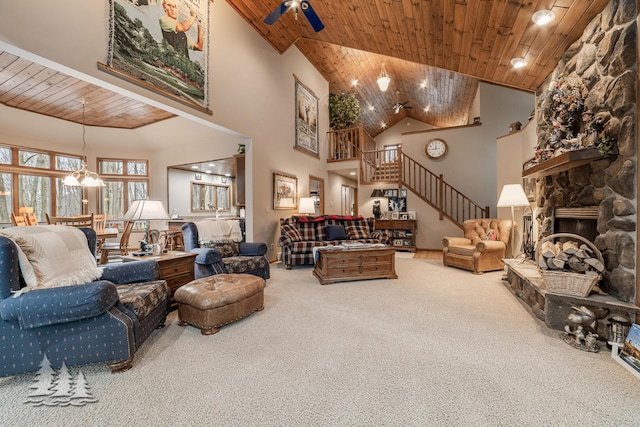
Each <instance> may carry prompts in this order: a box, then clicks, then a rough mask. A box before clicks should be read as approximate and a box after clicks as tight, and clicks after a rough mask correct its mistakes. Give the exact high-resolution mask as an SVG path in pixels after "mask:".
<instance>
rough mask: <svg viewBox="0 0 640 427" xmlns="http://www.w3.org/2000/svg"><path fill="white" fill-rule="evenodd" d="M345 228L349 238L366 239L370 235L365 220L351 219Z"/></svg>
mask: <svg viewBox="0 0 640 427" xmlns="http://www.w3.org/2000/svg"><path fill="white" fill-rule="evenodd" d="M345 228H346V230H347V236H349V239H350V240H359V239H368V238H369V237H370V236H371V230H369V225H368V224H367V223H366V221H352V222H350V223H349V224H347V226H346V227H345Z"/></svg>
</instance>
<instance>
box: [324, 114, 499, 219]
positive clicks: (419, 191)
mask: <svg viewBox="0 0 640 427" xmlns="http://www.w3.org/2000/svg"><path fill="white" fill-rule="evenodd" d="M327 136H328V142H329V158H328V159H327V162H339V161H345V160H357V159H360V183H361V184H366V185H372V184H397V185H398V186H400V187H405V188H407V189H409V190H411V191H412V192H413V193H414V194H416V195H417V196H418V197H419V198H420V199H422V200H423V201H424V202H425V203H427V204H428V205H429V206H431V207H432V208H434V209H435V210H436V211H437V212H438V214H439V216H440V220H443V219H447V220H449V221H451V222H452V223H453V224H455V225H456V226H458V227H459V228H462V223H463V222H464V221H466V220H467V219H473V218H489V216H490V214H489V206H484V207H483V206H480V205H479V204H478V203H476V202H474V201H473V200H471V199H470V198H469V197H467V196H466V195H464V194H463V193H461V192H460V191H458V190H457V189H456V188H454V187H453V186H451V185H450V184H448V183H447V182H446V181H445V180H444V177H443V175H436V174H434V173H433V172H431V171H430V170H428V169H427V168H425V167H424V166H422V165H421V164H420V163H418V162H417V161H415V160H414V159H412V158H411V157H409V156H407V155H406V154H404V153H403V152H402V149H393V150H388V149H387V150H376V149H375V141H374V140H373V139H372V138H371V137H370V136H369V135H368V134H367V133H366V132H365V131H364V130H363V128H362V125H360V126H357V127H353V128H349V129H341V130H337V131H330V132H328V134H327Z"/></svg>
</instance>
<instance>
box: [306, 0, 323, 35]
mask: <svg viewBox="0 0 640 427" xmlns="http://www.w3.org/2000/svg"><path fill="white" fill-rule="evenodd" d="M300 9H302V13H304V16H306V17H307V20H308V21H309V23H310V24H311V26H312V27H313V29H314V31H315V32H316V33H317V32H318V31H322V29H323V28H324V24H323V23H322V21H320V18H318V15H317V14H316V12H315V10H313V8H312V7H311V5H310V4H309V2H308V1H307V0H302V1H301V2H300Z"/></svg>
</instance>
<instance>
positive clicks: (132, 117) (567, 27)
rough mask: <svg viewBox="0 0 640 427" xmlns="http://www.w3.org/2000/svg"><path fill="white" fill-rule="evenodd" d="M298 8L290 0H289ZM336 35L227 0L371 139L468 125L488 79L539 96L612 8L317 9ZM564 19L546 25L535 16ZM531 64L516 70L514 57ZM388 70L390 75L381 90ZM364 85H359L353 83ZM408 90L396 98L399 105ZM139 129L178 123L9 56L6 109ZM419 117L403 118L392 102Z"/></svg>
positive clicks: (516, 0)
mask: <svg viewBox="0 0 640 427" xmlns="http://www.w3.org/2000/svg"><path fill="white" fill-rule="evenodd" d="M285 1H288V0H285ZM308 1H309V3H310V4H311V5H312V7H313V9H314V10H315V12H316V13H317V15H318V16H319V18H320V19H321V20H322V22H323V24H324V25H325V28H324V29H323V30H322V31H320V32H315V31H314V30H313V28H312V27H311V25H310V24H309V22H308V21H307V19H306V17H305V15H304V14H303V13H302V12H300V13H299V14H298V18H297V19H296V18H295V14H294V13H293V11H292V10H289V11H288V12H286V13H285V14H284V15H283V16H281V17H280V18H279V19H278V20H277V21H276V22H275V23H274V24H273V25H267V24H265V23H264V22H263V21H264V19H265V17H266V16H268V15H269V13H271V12H272V11H273V10H274V9H275V8H276V7H278V6H279V5H280V4H281V0H227V2H228V3H229V4H230V5H231V6H232V7H233V8H234V9H235V10H236V11H237V12H238V13H239V14H240V15H241V16H242V17H243V18H244V19H245V20H246V21H247V22H248V23H249V24H250V25H251V26H252V27H253V28H254V29H255V30H256V31H257V32H258V33H259V34H261V35H262V36H263V37H264V38H265V40H267V41H268V42H269V43H270V44H271V45H272V46H273V47H274V49H276V50H277V51H278V52H284V51H285V50H287V49H288V48H290V47H291V46H293V45H295V46H296V47H297V48H298V49H299V50H300V51H301V52H302V54H304V55H305V56H306V58H307V59H308V60H309V61H310V62H311V63H312V64H313V65H314V66H315V67H316V68H317V69H318V71H319V72H320V73H321V74H322V75H323V76H324V77H325V78H326V79H327V81H328V82H329V90H330V91H331V92H335V93H339V92H341V91H345V92H352V93H355V94H356V95H357V97H358V99H359V100H360V102H361V105H362V107H363V114H362V117H361V121H362V123H363V125H364V127H365V130H366V131H367V132H368V133H369V134H371V135H372V136H376V135H377V134H379V133H380V132H382V131H383V130H384V129H385V127H390V126H393V125H394V124H395V123H397V122H399V121H401V120H403V119H404V118H405V117H411V118H413V119H416V120H419V121H422V122H424V123H428V124H430V125H433V126H436V127H449V126H457V125H461V124H466V123H468V122H469V120H470V117H469V114H470V109H471V106H472V103H473V100H474V98H475V96H476V92H477V88H478V82H479V81H484V82H489V83H495V84H499V85H503V86H508V87H512V88H515V89H520V90H524V91H528V92H535V91H536V89H537V88H538V87H539V86H540V85H541V84H542V82H543V81H544V79H545V78H546V77H547V76H548V75H549V74H550V73H551V71H552V70H553V68H554V67H555V65H556V64H557V63H558V61H559V59H560V58H561V57H562V54H563V53H564V51H565V50H566V49H567V48H568V47H569V46H570V45H571V44H572V43H573V42H574V41H575V40H577V39H578V38H579V37H580V36H581V35H582V33H583V31H584V29H585V28H586V26H587V25H588V24H589V22H591V20H592V19H593V18H594V17H595V16H596V15H597V14H598V13H600V12H601V11H602V10H603V9H604V7H605V6H606V5H607V4H608V3H609V0H338V1H334V0H332V1H329V0H308ZM541 9H551V10H553V12H555V14H556V20H555V21H554V22H553V23H551V24H549V25H547V26H545V27H538V26H537V25H535V24H534V23H533V22H532V20H531V16H532V14H533V13H534V12H535V11H538V10H541ZM515 57H522V58H525V59H526V60H527V62H528V65H527V66H526V67H524V68H521V69H517V70H516V69H514V68H512V67H511V65H510V61H511V59H512V58H515ZM382 64H385V68H386V70H387V72H388V74H389V76H390V77H391V84H390V87H389V89H388V90H387V91H386V92H381V91H380V89H379V88H378V86H377V84H376V79H377V78H378V75H379V73H380V70H381V67H382ZM355 80H357V82H358V83H357V85H355V86H354V85H353V82H354V81H355ZM396 91H397V98H396ZM82 98H84V99H85V100H86V118H85V119H86V123H87V124H88V125H95V126H107V127H124V128H136V127H139V126H144V125H145V124H149V123H153V122H156V121H159V120H164V119H166V118H169V117H173V115H172V114H170V113H167V112H165V111H163V110H160V109H157V108H154V107H150V106H148V105H145V104H143V103H141V102H139V101H137V100H133V99H131V98H127V97H124V96H122V95H118V94H115V93H113V92H110V91H108V90H106V89H103V88H100V87H97V86H95V85H93V84H90V83H87V82H83V81H81V80H78V79H76V78H74V77H70V76H67V75H64V74H62V73H59V72H56V71H54V70H51V69H49V68H46V67H44V66H41V65H39V64H35V63H33V62H31V61H28V60H25V59H23V58H19V57H16V56H14V55H11V54H9V53H7V52H0V102H2V103H4V104H6V105H9V106H12V107H17V108H23V109H26V110H29V111H34V112H38V113H42V114H46V115H50V116H53V117H59V118H61V119H65V120H71V121H75V122H78V123H80V122H81V121H82V104H81V103H80V102H79V101H78V100H80V99H82ZM397 101H399V102H405V101H408V103H407V104H406V105H407V106H411V107H412V108H411V109H401V110H400V111H399V112H398V114H395V113H394V110H393V108H392V106H393V104H394V103H396V102H397Z"/></svg>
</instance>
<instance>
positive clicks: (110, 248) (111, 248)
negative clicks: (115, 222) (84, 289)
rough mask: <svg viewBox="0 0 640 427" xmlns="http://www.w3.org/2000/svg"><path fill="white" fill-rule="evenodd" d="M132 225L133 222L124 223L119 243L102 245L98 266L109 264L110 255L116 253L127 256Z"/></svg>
mask: <svg viewBox="0 0 640 427" xmlns="http://www.w3.org/2000/svg"><path fill="white" fill-rule="evenodd" d="M134 224H135V221H126V222H125V223H124V230H123V231H122V236H121V237H120V242H119V243H110V242H105V243H103V244H102V247H101V248H100V261H99V262H98V264H107V263H108V262H109V254H111V253H118V254H119V255H122V256H126V255H129V236H130V235H131V230H133V225H134Z"/></svg>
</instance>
